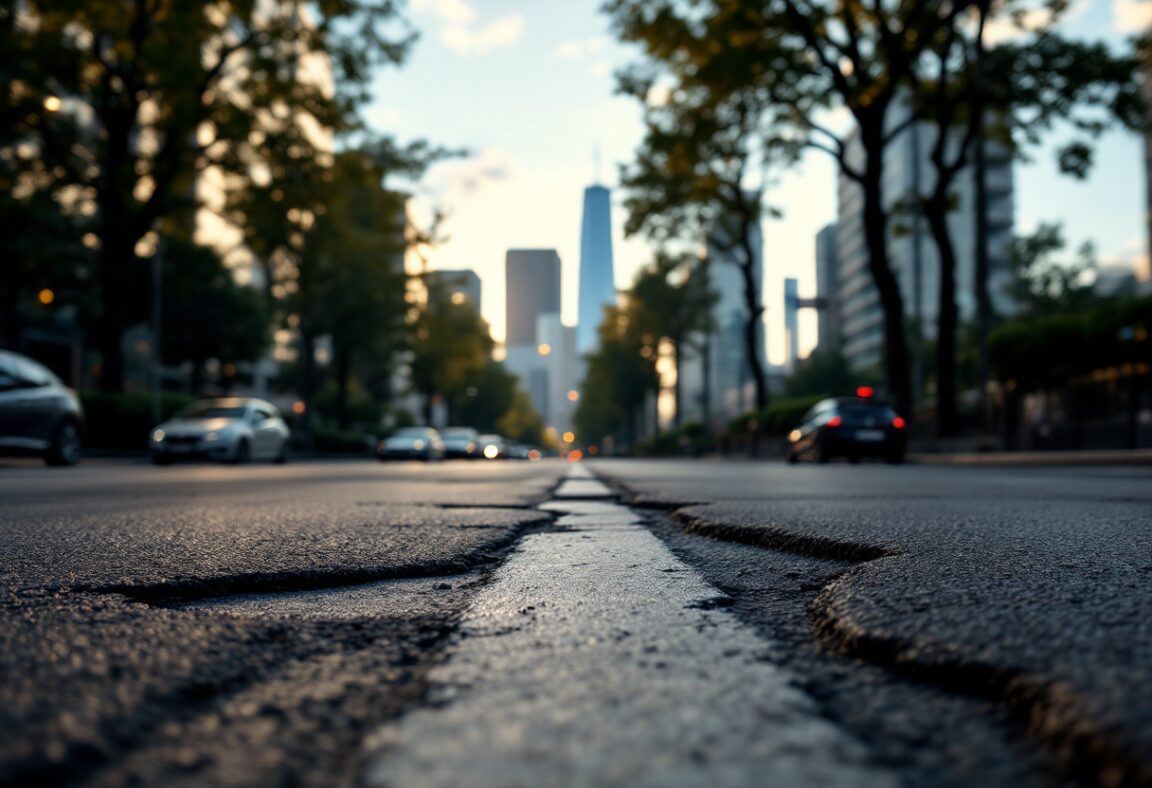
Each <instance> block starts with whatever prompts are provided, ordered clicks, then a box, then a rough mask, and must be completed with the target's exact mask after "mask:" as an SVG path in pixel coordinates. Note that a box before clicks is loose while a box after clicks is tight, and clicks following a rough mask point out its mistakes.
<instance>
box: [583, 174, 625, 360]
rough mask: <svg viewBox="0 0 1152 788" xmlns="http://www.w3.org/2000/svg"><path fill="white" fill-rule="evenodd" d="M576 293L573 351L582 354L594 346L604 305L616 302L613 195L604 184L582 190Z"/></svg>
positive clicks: (590, 350)
mask: <svg viewBox="0 0 1152 788" xmlns="http://www.w3.org/2000/svg"><path fill="white" fill-rule="evenodd" d="M579 295H580V308H579V313H578V320H577V324H576V352H577V353H579V354H580V355H583V354H585V353H590V352H592V351H593V350H595V349H596V344H597V341H598V339H597V329H598V328H599V327H600V323H601V322H602V321H603V320H604V307H605V306H608V305H609V304H615V303H616V283H615V280H614V279H613V270H612V198H611V192H610V191H609V190H608V189H607V188H606V187H604V186H589V187H588V188H587V189H585V190H584V218H583V221H582V222H581V225H580V293H579Z"/></svg>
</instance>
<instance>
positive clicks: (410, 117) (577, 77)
mask: <svg viewBox="0 0 1152 788" xmlns="http://www.w3.org/2000/svg"><path fill="white" fill-rule="evenodd" d="M598 6H599V4H598V3H597V2H594V1H592V0H589V2H583V3H577V2H573V3H564V4H549V5H547V6H544V5H538V6H526V5H525V4H523V3H517V2H512V1H511V0H493V2H488V3H484V4H482V5H481V4H478V3H477V4H468V3H464V2H453V3H447V2H443V1H442V0H440V1H438V0H416V2H414V3H413V4H412V6H411V18H412V21H413V23H414V24H415V25H416V26H417V27H418V28H419V29H420V30H421V31H422V33H423V37H422V39H421V40H420V41H419V42H418V44H417V46H416V48H415V50H414V52H413V56H412V59H411V61H410V62H409V63H408V64H407V65H406V66H405V67H404V68H403V69H402V70H399V71H395V72H382V73H381V74H380V75H379V77H378V78H377V79H376V81H375V92H376V95H377V96H378V98H377V99H376V101H375V102H374V103H373V105H372V106H371V107H370V108H369V110H368V112H367V115H368V118H369V120H370V121H371V122H373V123H374V125H376V126H378V127H379V128H381V129H385V130H387V131H389V132H390V133H395V134H396V135H397V136H398V137H400V138H402V139H403V138H415V137H427V138H429V139H431V140H432V141H433V142H436V143H440V144H445V145H449V146H470V147H471V148H472V152H473V154H474V155H473V156H472V157H470V158H468V159H462V160H453V161H448V162H444V163H442V164H439V165H436V166H434V167H433V168H432V169H431V171H430V172H429V173H428V177H427V178H426V179H425V183H424V184H423V185H421V186H420V187H419V188H418V189H417V190H416V195H417V200H416V203H417V204H416V206H415V212H416V214H417V215H418V216H424V217H428V216H429V215H430V211H431V210H432V206H433V205H435V206H437V207H442V208H445V209H447V210H448V213H449V215H448V219H447V222H446V224H445V227H444V231H445V233H446V234H447V235H448V236H450V238H449V240H448V241H447V242H446V243H444V244H443V245H441V246H440V247H438V248H435V249H432V250H429V252H428V256H429V260H430V261H431V265H432V267H433V268H459V267H463V266H471V267H473V268H474V269H475V270H476V272H477V273H478V274H479V275H480V277H481V278H482V279H483V280H484V283H485V302H486V303H485V305H484V316H485V317H486V319H488V321H489V323H490V324H491V325H492V327H493V333H494V334H495V335H496V337H497V339H502V329H503V320H502V316H503V310H504V303H503V302H504V293H503V275H502V274H503V272H502V266H503V260H504V257H503V255H504V251H505V250H507V249H509V248H515V247H553V248H556V249H557V251H558V252H559V254H560V256H561V258H562V259H565V260H570V261H575V260H577V259H578V257H579V254H578V251H579V238H580V223H579V219H578V216H579V211H580V209H581V194H582V190H583V188H584V187H585V186H586V185H587V184H589V183H592V182H595V181H597V180H598V178H597V175H598V173H597V172H596V166H595V157H594V151H595V150H596V149H597V148H599V149H601V150H602V152H603V153H602V156H603V161H604V162H605V167H604V173H603V176H604V177H603V178H602V180H603V183H604V185H605V186H608V187H609V188H614V187H615V186H616V185H617V184H616V178H615V170H616V168H617V167H618V166H619V165H621V164H624V163H627V162H629V161H630V160H631V158H632V155H633V151H634V149H635V147H636V144H637V143H638V142H639V140H640V137H641V134H642V130H643V127H642V123H641V107H640V106H639V105H637V104H636V103H635V102H634V101H633V100H631V99H627V98H624V97H621V96H618V95H615V94H614V87H615V85H614V80H613V77H612V72H613V70H614V69H616V68H619V67H621V66H623V65H625V64H626V63H627V62H629V61H630V60H631V59H632V56H633V55H632V52H631V51H630V50H628V49H626V48H625V47H623V46H621V45H620V44H618V43H616V42H615V41H614V40H613V38H612V36H611V33H610V31H609V30H608V22H607V19H606V18H605V17H604V16H602V15H601V14H599V13H597V8H598ZM451 8H455V9H456V10H457V12H458V13H456V14H453V13H450V11H451ZM462 9H467V10H468V13H467V14H465V13H463V11H462ZM1150 19H1152V4H1140V3H1135V2H1132V1H1131V0H1124V1H1123V2H1115V3H1111V4H1109V3H1107V2H1104V1H1103V0H1088V1H1087V2H1085V0H1080V1H1079V2H1074V3H1073V4H1072V8H1071V10H1070V11H1069V14H1068V21H1067V23H1066V27H1067V28H1069V29H1073V28H1074V30H1075V33H1076V34H1077V35H1080V36H1084V37H1086V38H1105V39H1106V40H1109V41H1112V42H1114V43H1118V42H1120V41H1122V40H1123V38H1124V36H1126V35H1129V34H1131V33H1132V32H1134V31H1136V30H1139V29H1142V28H1143V27H1144V26H1145V25H1146V24H1147V23H1148V21H1150ZM430 97H434V98H430ZM528 97H531V99H532V111H531V112H525V111H524V107H525V100H526V98H528ZM510 118H515V121H510V120H509V119H510ZM842 125H843V124H842ZM445 130H450V131H449V132H448V133H445ZM844 130H845V131H847V128H846V127H845V128H844ZM1052 138H1053V142H1055V141H1056V140H1058V139H1059V138H1060V133H1059V132H1057V133H1055V134H1053V135H1052ZM1141 146H1142V142H1141V140H1140V139H1139V138H1138V137H1137V136H1136V135H1131V134H1126V133H1120V132H1109V133H1107V134H1105V135H1103V136H1102V137H1101V139H1100V142H1099V145H1098V148H1097V151H1096V166H1095V168H1094V170H1093V173H1092V175H1091V177H1090V178H1088V179H1087V180H1086V181H1084V182H1077V181H1074V180H1072V179H1069V178H1062V177H1060V176H1059V175H1057V174H1056V172H1055V166H1054V164H1053V158H1052V152H1051V151H1052V146H1047V147H1045V148H1042V149H1041V150H1039V151H1035V152H1033V153H1032V159H1033V161H1032V162H1031V163H1029V164H1017V165H1016V175H1015V180H1016V186H1017V212H1016V217H1017V222H1016V224H1017V229H1018V231H1019V232H1030V231H1032V230H1034V229H1035V228H1036V227H1037V226H1038V225H1039V223H1040V222H1044V221H1054V220H1055V221H1063V222H1064V224H1065V234H1066V236H1067V238H1068V239H1069V242H1070V244H1071V245H1072V246H1076V245H1079V244H1080V243H1081V242H1083V241H1085V240H1093V241H1094V242H1095V243H1096V245H1097V250H1098V253H1099V258H1100V261H1101V264H1102V265H1109V264H1115V263H1124V264H1132V263H1135V262H1138V261H1140V262H1146V254H1147V250H1146V245H1147V243H1146V241H1145V237H1146V230H1145V225H1144V214H1145V196H1144V189H1145V184H1144V180H1143V167H1142V163H1143V153H1142V147H1141ZM772 177H773V183H772V185H771V188H770V189H769V190H768V195H767V196H768V202H769V203H770V204H771V205H773V206H775V207H778V208H781V209H783V212H784V218H783V219H782V220H770V221H767V222H765V223H764V227H763V232H764V239H765V240H764V243H765V253H764V267H765V282H764V301H765V305H766V307H767V312H766V320H767V321H768V330H767V335H768V354H769V357H770V359H771V360H772V361H773V362H774V363H779V362H781V361H783V356H784V345H783V328H782V327H783V320H784V309H783V280H784V279H785V278H796V279H797V280H798V282H799V291H800V295H801V296H802V297H807V296H811V295H814V294H815V291H816V277H815V251H814V243H813V239H814V237H815V235H816V233H817V232H819V230H820V229H821V228H822V227H824V226H825V225H827V224H828V223H830V222H834V221H835V220H836V209H837V206H836V172H835V167H834V165H833V163H832V161H831V160H830V158H829V157H827V156H826V155H824V154H821V153H818V152H812V153H809V154H808V155H806V156H805V157H804V158H803V159H802V160H801V162H800V163H799V165H798V166H797V167H795V168H794V169H792V170H789V171H786V172H782V173H775V174H773V176H772ZM613 197H614V199H615V204H614V205H613V208H614V209H615V214H616V215H615V217H614V219H615V223H614V226H613V244H614V253H615V254H614V257H615V269H616V270H615V284H616V286H617V288H626V287H627V286H628V285H629V284H630V283H631V280H632V277H633V276H634V274H635V272H636V270H637V269H638V268H639V267H640V266H641V265H643V264H644V263H645V262H646V261H648V260H650V259H651V250H650V248H649V247H648V245H647V244H646V243H645V242H643V241H642V240H638V239H624V238H623V233H622V230H621V223H622V218H623V213H622V207H621V205H620V199H621V195H619V194H614V195H613ZM564 290H565V293H566V296H565V299H564V303H563V304H562V314H563V319H564V322H565V323H566V324H569V325H574V324H575V323H576V322H577V297H576V293H577V290H578V287H577V270H576V266H574V265H569V266H565V271H564ZM808 311H809V310H806V313H805V314H802V315H801V317H800V334H801V351H802V352H805V351H806V349H808V348H810V347H811V346H812V344H813V343H814V341H815V337H816V316H815V315H814V314H807V312H808Z"/></svg>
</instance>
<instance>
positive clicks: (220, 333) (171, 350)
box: [160, 238, 269, 394]
mask: <svg viewBox="0 0 1152 788" xmlns="http://www.w3.org/2000/svg"><path fill="white" fill-rule="evenodd" d="M162 259H163V261H164V276H163V279H162V287H163V311H162V315H163V319H162V324H161V331H160V349H161V354H162V356H163V358H164V362H165V363H167V364H180V363H183V362H185V361H188V362H191V363H192V369H193V373H192V382H193V383H192V385H193V388H194V389H195V388H196V387H197V384H198V382H199V381H200V379H201V373H202V371H203V368H204V364H205V362H207V361H208V360H209V359H217V360H218V361H220V362H221V363H224V364H228V363H233V364H235V363H238V362H245V361H255V360H256V359H257V358H259V356H260V354H261V353H263V352H264V350H265V349H266V348H267V347H268V342H269V331H268V314H267V311H266V309H265V306H264V300H263V299H262V298H261V297H260V294H259V293H257V292H256V291H255V290H253V289H252V288H250V287H242V286H240V285H238V284H236V282H235V280H233V278H232V272H231V271H229V270H228V269H227V268H226V267H225V266H224V264H223V262H221V260H220V257H219V255H217V254H216V253H215V252H214V251H212V250H211V249H207V248H205V247H203V246H197V245H196V244H194V243H192V242H191V241H187V240H180V239H174V238H173V239H166V240H165V241H164V245H163V249H162ZM192 393H194V394H195V393H198V392H196V391H193V392H192Z"/></svg>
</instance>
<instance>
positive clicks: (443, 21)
mask: <svg viewBox="0 0 1152 788" xmlns="http://www.w3.org/2000/svg"><path fill="white" fill-rule="evenodd" d="M412 10H413V11H414V12H427V13H429V14H431V15H432V16H434V17H436V20H437V21H438V22H439V23H440V41H441V42H442V43H443V44H444V46H446V47H448V48H449V49H451V50H452V51H453V52H455V53H456V54H458V55H461V56H463V57H470V56H472V55H484V54H487V53H488V52H490V51H491V50H493V49H498V48H500V47H506V46H509V45H511V44H514V43H516V42H517V41H518V40H519V39H520V34H521V33H522V32H524V17H523V16H520V15H519V14H513V15H511V16H506V17H503V18H502V19H497V20H494V21H492V22H489V23H487V24H480V23H478V22H477V18H476V10H475V9H474V8H472V6H471V5H470V4H469V3H468V2H467V0H413V3H412Z"/></svg>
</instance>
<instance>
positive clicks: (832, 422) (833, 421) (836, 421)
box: [828, 416, 844, 427]
mask: <svg viewBox="0 0 1152 788" xmlns="http://www.w3.org/2000/svg"><path fill="white" fill-rule="evenodd" d="M843 423H844V419H842V418H840V417H839V416H833V417H832V418H830V419H828V426H829V427H839V426H840V425H841V424H843Z"/></svg>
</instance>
